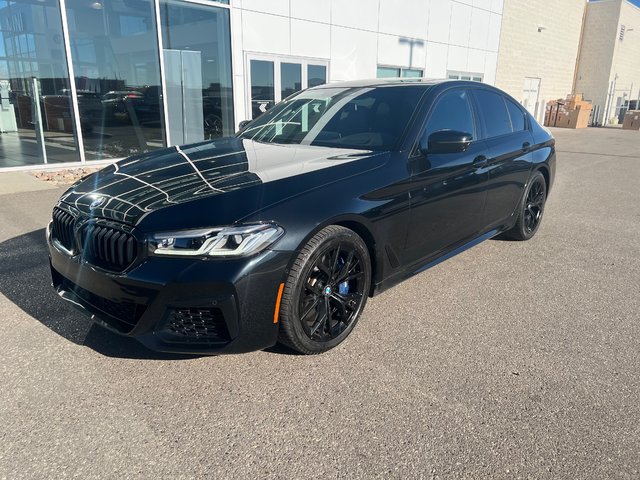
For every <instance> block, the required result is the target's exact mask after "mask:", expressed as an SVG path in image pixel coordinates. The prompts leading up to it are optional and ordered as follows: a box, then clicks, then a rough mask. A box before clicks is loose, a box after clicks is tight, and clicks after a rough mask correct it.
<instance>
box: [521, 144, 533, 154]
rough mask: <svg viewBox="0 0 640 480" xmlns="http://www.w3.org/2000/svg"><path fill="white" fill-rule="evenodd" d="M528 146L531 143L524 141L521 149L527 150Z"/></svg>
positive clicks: (529, 146)
mask: <svg viewBox="0 0 640 480" xmlns="http://www.w3.org/2000/svg"><path fill="white" fill-rule="evenodd" d="M530 148H531V144H530V143H529V142H524V143H523V144H522V150H523V151H525V152H528V151H529V149H530Z"/></svg>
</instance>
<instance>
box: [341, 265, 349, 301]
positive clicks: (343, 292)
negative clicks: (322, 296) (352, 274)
mask: <svg viewBox="0 0 640 480" xmlns="http://www.w3.org/2000/svg"><path fill="white" fill-rule="evenodd" d="M339 263H340V268H342V267H343V265H344V260H343V259H342V258H341V259H340V262H339ZM338 293H339V294H340V295H346V294H347V293H349V281H348V280H346V281H344V282H342V283H340V284H339V285H338Z"/></svg>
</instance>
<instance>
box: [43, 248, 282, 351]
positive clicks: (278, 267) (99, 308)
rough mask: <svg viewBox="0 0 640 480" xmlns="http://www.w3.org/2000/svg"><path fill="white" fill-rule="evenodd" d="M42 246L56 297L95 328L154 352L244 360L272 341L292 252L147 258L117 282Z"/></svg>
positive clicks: (61, 253)
mask: <svg viewBox="0 0 640 480" xmlns="http://www.w3.org/2000/svg"><path fill="white" fill-rule="evenodd" d="M47 241H48V244H49V254H50V262H51V275H52V282H53V287H54V288H55V289H56V291H57V292H58V294H59V296H60V297H61V298H62V299H63V300H65V301H67V302H69V303H71V304H72V305H73V306H74V307H76V308H78V309H79V310H81V311H82V312H84V313H85V314H87V315H88V316H89V317H90V318H91V319H92V320H93V321H94V322H96V323H98V324H100V325H102V326H103V327H105V328H108V329H109V330H112V331H114V332H117V333H119V334H121V335H126V336H129V337H133V338H135V339H137V340H139V341H140V342H142V343H143V344H144V345H145V346H147V347H148V348H150V349H152V350H156V351H162V352H173V353H191V354H222V353H241V352H248V351H253V350H260V349H263V348H266V347H270V346H272V345H274V344H275V343H276V341H277V336H278V325H277V324H275V323H274V321H273V314H274V309H275V303H276V296H277V293H278V287H279V285H280V283H281V282H283V281H284V278H285V273H286V268H287V264H288V262H289V259H290V258H291V255H292V253H291V252H276V251H266V252H263V253H261V254H259V255H258V256H255V257H251V258H248V259H241V260H223V261H220V260H201V259H183V258H158V257H150V258H148V259H146V260H145V261H144V262H143V263H141V264H139V265H137V266H136V267H135V268H133V269H131V270H130V271H128V272H127V273H126V274H118V275H116V274H111V273H108V272H105V271H102V270H99V269H97V268H95V267H93V266H91V265H89V264H87V263H85V262H83V261H82V260H81V259H80V258H79V257H71V256H69V255H68V254H66V253H65V252H63V251H61V250H59V249H58V248H57V247H56V246H55V245H53V244H52V243H51V241H50V239H47Z"/></svg>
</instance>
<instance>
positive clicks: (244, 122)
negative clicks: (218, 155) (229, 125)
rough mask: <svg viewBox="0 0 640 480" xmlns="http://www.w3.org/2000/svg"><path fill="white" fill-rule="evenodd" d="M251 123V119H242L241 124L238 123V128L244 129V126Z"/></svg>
mask: <svg viewBox="0 0 640 480" xmlns="http://www.w3.org/2000/svg"><path fill="white" fill-rule="evenodd" d="M250 123H251V120H242V121H241V122H240V123H239V124H238V129H240V130H244V128H245V127H246V126H247V125H249V124H250Z"/></svg>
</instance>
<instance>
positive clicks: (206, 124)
mask: <svg viewBox="0 0 640 480" xmlns="http://www.w3.org/2000/svg"><path fill="white" fill-rule="evenodd" d="M160 18H161V23H162V25H161V29H160V30H161V32H162V43H163V45H162V46H163V55H164V71H165V78H166V86H167V109H168V117H169V118H168V122H167V123H168V128H169V133H170V136H169V138H170V140H171V143H172V144H182V143H191V142H198V141H201V140H209V139H213V138H218V137H222V136H228V135H233V133H234V131H235V129H234V121H233V88H232V75H231V34H230V30H229V11H228V10H227V9H225V8H220V7H214V6H205V5H198V4H194V3H187V2H184V1H179V0H163V1H161V2H160Z"/></svg>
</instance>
